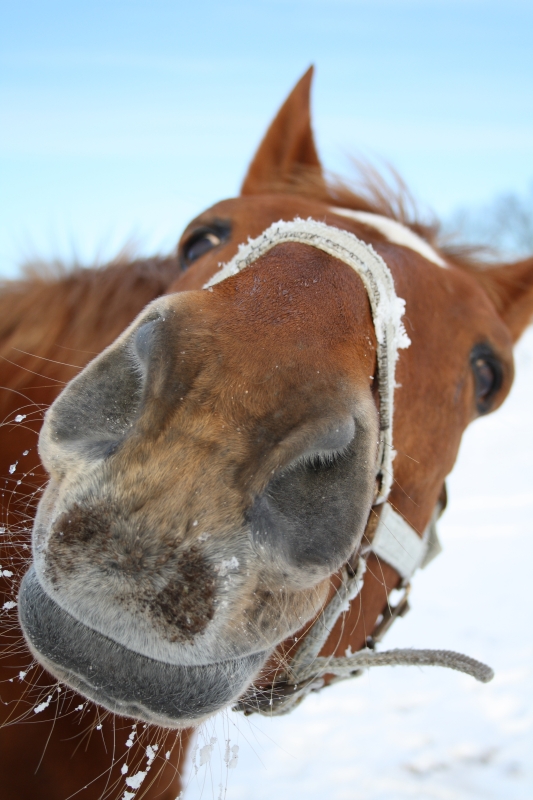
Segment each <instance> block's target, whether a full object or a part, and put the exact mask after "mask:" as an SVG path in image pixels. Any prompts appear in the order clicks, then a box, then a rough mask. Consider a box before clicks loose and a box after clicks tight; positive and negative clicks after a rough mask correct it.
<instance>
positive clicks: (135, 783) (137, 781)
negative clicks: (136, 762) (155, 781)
mask: <svg viewBox="0 0 533 800" xmlns="http://www.w3.org/2000/svg"><path fill="white" fill-rule="evenodd" d="M145 778H146V771H144V772H140V771H139V772H136V773H135V775H132V776H131V777H130V778H126V785H127V786H129V787H130V789H138V788H139V786H140V785H141V783H142V782H143V781H144V779H145Z"/></svg>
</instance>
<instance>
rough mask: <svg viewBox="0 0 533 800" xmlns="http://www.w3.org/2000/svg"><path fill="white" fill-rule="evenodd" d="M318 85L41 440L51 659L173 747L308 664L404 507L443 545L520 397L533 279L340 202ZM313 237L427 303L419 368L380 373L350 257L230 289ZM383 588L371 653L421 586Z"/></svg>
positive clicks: (299, 263)
mask: <svg viewBox="0 0 533 800" xmlns="http://www.w3.org/2000/svg"><path fill="white" fill-rule="evenodd" d="M310 79H311V75H310V73H308V74H307V75H306V76H304V78H303V79H302V81H300V83H299V84H298V85H297V87H296V88H295V90H294V91H293V93H292V94H291V95H290V96H289V98H288V100H287V101H286V103H285V105H284V106H283V107H282V109H281V111H280V112H279V114H278V116H277V117H276V119H275V120H274V122H273V124H272V126H271V127H270V129H269V131H268V133H267V135H266V137H265V139H264V141H263V143H262V144H261V146H260V148H259V150H258V153H257V154H256V156H255V158H254V160H253V162H252V165H251V167H250V169H249V172H248V174H247V176H246V179H245V181H244V184H243V190H242V195H241V196H240V197H239V198H236V199H233V200H227V201H224V202H221V203H218V204H217V205H215V206H214V207H212V208H211V209H209V210H208V211H205V212H204V213H203V214H201V215H200V216H199V217H198V218H197V219H195V220H194V221H193V222H192V223H191V224H190V225H189V226H188V228H187V230H186V231H185V233H184V235H183V237H182V239H181V242H180V245H179V253H180V259H181V263H182V266H183V272H182V274H181V275H180V277H179V278H178V279H177V280H176V282H175V283H174V284H173V285H172V287H171V290H170V293H169V294H168V295H167V296H165V297H162V298H160V299H158V300H156V301H154V302H153V303H151V304H150V305H149V306H148V307H147V308H146V309H145V310H144V311H143V312H142V314H141V315H140V316H139V317H138V318H137V319H136V320H135V322H134V323H133V324H132V325H131V326H130V327H129V328H128V329H127V330H126V331H124V333H123V334H122V335H121V336H120V337H119V338H118V339H117V340H116V341H115V342H114V343H113V344H112V345H111V346H110V347H108V348H107V350H105V351H104V352H103V353H102V354H101V355H100V356H98V357H97V358H96V359H95V360H94V361H93V362H91V364H90V365H89V366H88V367H87V368H86V369H85V370H84V371H83V372H82V373H81V374H80V375H79V376H78V377H77V378H75V379H74V380H73V381H72V382H71V383H70V384H69V385H68V386H67V388H66V389H65V390H64V391H63V393H62V394H61V395H60V396H59V398H58V399H57V400H56V401H55V403H54V404H53V405H52V406H51V408H50V409H49V411H48V412H47V415H46V419H45V423H44V426H43V429H42V433H41V438H40V454H41V458H42V461H43V464H44V465H45V467H46V469H47V471H48V472H49V475H50V483H49V485H48V487H47V489H46V491H45V493H44V496H43V498H42V500H41V503H40V505H39V509H38V513H37V517H36V520H35V526H34V533H33V561H34V563H33V566H32V567H31V569H30V571H29V572H28V573H27V575H26V577H25V579H24V582H23V585H22V589H21V595H20V615H21V623H22V626H23V629H24V631H25V634H26V637H27V640H28V642H29V645H30V647H31V649H32V651H33V653H34V654H35V655H36V657H37V658H38V659H39V660H40V661H41V662H42V663H43V664H44V665H45V666H46V667H47V668H48V669H49V670H50V671H51V672H52V673H53V674H54V675H56V676H57V677H58V678H60V679H61V680H64V681H65V682H66V683H68V684H70V685H71V686H73V687H74V688H76V689H78V690H79V691H81V692H82V693H84V694H85V695H87V696H89V697H91V698H93V699H94V700H96V701H97V702H99V703H101V704H102V705H104V706H106V707H107V708H109V709H111V710H113V711H116V712H118V713H123V714H128V715H133V716H136V717H139V718H141V719H144V720H146V721H149V722H157V723H159V724H162V725H166V726H169V727H183V726H187V725H190V724H194V723H197V722H199V721H200V720H202V719H204V718H205V717H206V716H208V715H210V714H212V713H214V712H215V711H216V710H218V709H219V708H222V707H224V706H226V705H228V704H230V703H232V702H234V701H235V700H236V699H237V698H238V697H240V696H241V695H242V694H243V692H244V691H245V690H246V689H247V687H249V686H250V685H251V684H253V682H254V681H256V680H258V675H259V673H260V672H261V671H262V670H263V673H262V674H263V678H261V679H259V682H260V681H261V680H264V674H265V673H264V670H265V668H266V667H267V666H268V667H269V668H272V669H276V663H278V664H279V663H280V660H281V662H282V661H283V657H284V656H283V653H285V652H286V650H287V648H288V647H293V648H297V647H298V639H299V638H300V637H301V636H302V635H303V634H302V631H303V632H305V630H306V629H307V628H308V627H309V625H310V624H311V623H312V621H313V620H314V619H315V618H316V617H317V615H318V614H319V613H320V611H321V610H322V609H323V608H324V606H325V604H326V603H327V601H328V599H329V598H330V597H331V596H332V594H334V592H335V590H336V587H337V586H338V580H339V578H338V574H339V570H341V568H342V567H343V565H344V564H346V563H347V562H351V563H353V562H354V559H356V558H357V555H358V554H359V553H361V552H362V548H364V546H365V541H367V540H368V541H369V540H370V539H371V532H372V530H373V528H375V525H374V524H373V521H374V520H375V519H377V518H378V517H379V514H380V511H381V509H382V507H383V503H382V501H383V500H384V499H387V500H388V503H389V504H390V506H391V507H392V508H393V509H395V511H396V513H397V514H399V515H400V516H401V517H402V518H403V519H405V520H406V521H407V522H408V523H409V525H410V526H411V528H413V529H414V530H415V531H417V532H418V533H419V534H420V535H422V534H423V532H424V531H425V530H426V528H427V526H428V524H429V522H430V520H431V518H432V515H433V514H434V510H435V507H436V506H437V504H438V501H439V496H441V495H442V491H443V485H444V479H445V477H446V475H447V474H448V473H449V471H450V470H451V468H452V466H453V464H454V461H455V458H456V455H457V451H458V448H459V443H460V439H461V435H462V433H463V431H464V429H465V428H466V426H467V425H468V424H469V423H470V422H471V421H472V420H473V419H474V418H476V417H477V416H480V415H483V414H486V413H487V412H489V411H492V410H493V409H495V408H497V407H498V406H499V405H500V403H501V402H502V401H503V399H504V398H505V396H506V394H507V392H508V391H509V388H510V385H511V382H512V377H513V361H512V344H513V341H514V340H515V339H516V338H517V337H518V335H519V334H520V332H521V330H522V329H523V328H524V327H525V325H526V324H527V322H528V320H529V316H530V314H531V312H532V310H533V292H532V291H531V288H530V287H531V283H532V281H533V264H532V263H531V261H529V262H523V263H521V264H516V265H513V266H509V267H503V266H502V267H501V268H498V267H496V268H494V269H491V270H486V271H479V270H476V269H475V268H474V267H473V266H472V265H469V264H468V263H467V262H466V261H465V260H464V259H463V260H461V259H459V258H454V257H452V256H451V255H449V254H446V253H445V252H444V251H438V250H437V249H435V247H433V246H432V244H431V242H429V241H428V239H427V238H424V237H423V236H420V235H419V233H420V232H424V231H423V230H422V229H421V228H416V226H415V227H414V228H413V227H408V226H405V225H404V224H401V223H402V221H401V220H399V219H398V218H396V219H393V218H392V216H393V215H392V213H390V212H389V213H387V209H386V208H376V206H375V205H372V204H371V203H366V204H365V201H363V200H362V199H361V198H356V197H355V195H354V196H353V197H352V198H351V199H350V198H349V197H348V198H347V197H346V196H344V201H345V202H344V203H343V202H341V201H342V199H343V198H342V197H341V198H340V199H339V196H338V195H335V193H334V192H333V191H332V190H331V189H330V188H329V187H328V185H327V181H326V179H325V178H324V176H323V173H322V170H321V167H320V162H319V160H318V156H317V154H316V148H315V145H314V142H313V137H312V132H311V127H310V116H309V85H310ZM295 219H299V220H312V221H315V222H318V223H320V224H323V225H325V226H327V228H326V230H328V231H331V230H332V229H334V230H336V231H340V232H343V235H344V232H346V234H347V235H348V237H349V241H354V242H359V243H361V242H362V243H363V246H364V247H366V248H367V250H366V252H367V253H368V254H369V258H370V259H372V258H375V259H376V260H377V261H379V262H380V263H382V264H384V265H385V268H386V270H387V271H388V273H387V274H389V273H390V276H391V278H392V282H393V287H394V291H395V295H396V300H398V298H399V299H401V300H403V301H404V303H405V311H404V314H403V321H402V323H401V324H402V325H403V326H405V330H401V331H399V333H400V334H401V336H403V340H402V342H399V343H398V342H397V344H400V345H404V347H403V349H401V352H400V351H398V360H397V363H393V362H395V359H396V352H394V353H393V355H392V356H391V359H392V362H390V363H389V364H386V363H385V362H384V361H383V360H382V359H380V345H381V344H382V340H383V335H382V333H381V334H380V330H381V328H380V326H382V325H383V324H384V323H383V318H382V315H381V316H380V314H381V312H379V313H378V314H377V313H376V310H375V308H374V307H373V306H372V302H371V297H370V293H369V288H368V285H367V284H366V283H365V280H364V276H363V275H362V273H361V272H360V271H359V272H358V271H357V270H356V269H354V268H352V266H353V265H352V266H351V265H350V264H349V263H346V259H343V258H341V257H340V256H339V254H338V253H337V254H334V253H333V252H332V251H327V249H324V248H320V247H316V246H313V245H312V244H310V243H306V242H305V241H303V240H302V239H301V238H300V239H298V240H295V239H293V240H287V241H275V242H274V243H273V244H272V246H270V247H269V248H266V249H265V250H264V252H263V251H261V252H259V253H256V254H255V255H253V254H252V256H253V257H250V258H249V263H247V264H246V265H245V266H244V268H242V269H235V270H233V272H231V271H230V272H231V274H229V273H228V275H227V277H225V278H224V280H218V279H217V278H219V277H220V274H221V273H220V265H221V264H222V263H225V262H229V261H231V260H232V259H234V257H235V256H236V252H237V247H238V245H239V244H241V243H244V242H246V241H247V240H248V239H249V238H250V237H251V238H252V239H256V238H257V237H260V236H261V234H262V232H264V231H265V230H267V229H270V230H271V231H272V230H275V226H274V228H272V227H271V226H273V225H274V223H277V222H278V221H280V220H283V221H286V222H291V221H293V220H295ZM310 224H311V223H310ZM281 227H283V226H281ZM304 227H305V225H304ZM258 241H259V240H258ZM251 249H252V250H253V246H252V248H251ZM249 250H250V248H249ZM241 255H242V253H241ZM363 261H364V258H363ZM233 263H235V262H233ZM209 282H211V285H210V286H209V288H208V289H205V288H204V286H205V285H206V284H208V283H209ZM389 305H390V304H389ZM399 307H400V306H396V310H398V308H399ZM401 309H402V310H403V306H401ZM389 312H390V313H391V314H393V311H391V310H390V308H389V309H388V310H387V307H385V311H384V312H383V313H384V314H385V316H387V313H389ZM407 344H409V346H406V345H407ZM389 345H390V342H389ZM393 367H395V377H394V369H393ZM387 369H389V370H390V369H392V375H393V377H394V381H393V382H392V384H391V386H392V393H393V395H394V398H393V399H394V407H393V411H394V413H393V423H394V439H393V441H392V440H390V439H387V437H386V435H385V432H386V431H387V429H388V426H387V424H385V423H386V412H385V405H386V402H387V399H386V398H385V397H384V394H383V391H382V389H381V388H380V387H382V386H383V373H384V371H385V370H387ZM389 400H392V398H389ZM392 448H394V452H393V450H392ZM392 468H393V470H394V480H393V481H392V480H391V479H392V474H391V470H392ZM390 484H391V485H390ZM385 485H386V486H387V491H386V492H384V486H385ZM389 485H390V492H389ZM367 543H368V542H367ZM379 568H380V570H381V572H380V575H378V577H377V578H376V580H375V586H374V590H375V597H374V600H373V603H374V611H375V613H374V612H372V613H373V618H372V620H371V621H370V620H369V621H368V624H370V629H369V630H366V633H369V632H371V630H372V627H373V625H374V623H375V620H376V618H377V616H378V614H379V613H380V611H381V610H382V608H383V606H384V603H386V597H387V592H388V591H389V590H390V589H391V588H393V586H395V585H397V584H398V582H399V580H400V578H401V576H398V574H397V573H396V572H395V571H394V570H393V569H392V568H391V567H390V566H388V565H387V564H386V563H381V564H380V567H379ZM374 577H375V576H374ZM371 583H372V581H371V580H369V583H368V586H369V587H370V586H371ZM378 584H379V592H378V590H377V588H376V587H377V585H378ZM383 587H384V588H383ZM365 588H366V587H365ZM368 591H369V592H370V591H371V589H370V588H369V589H368ZM370 606H372V602H370ZM370 606H369V608H370ZM368 613H370V612H368ZM345 628H346V630H344V631H342V632H339V635H338V636H337V638H336V639H335V641H333V640H331V641H330V642H329V644H328V647H329V653H335V652H337V651H338V652H344V649H345V648H346V646H347V645H348V644H349V645H350V646H353V647H354V649H355V648H358V647H361V646H362V644H363V643H364V639H365V635H366V634H365V635H363V634H362V631H363V632H364V631H365V626H364V620H363V625H362V626H361V624H359V623H358V625H353V626H351V627H350V626H345ZM348 628H349V630H348ZM291 637H292V638H291ZM324 652H328V650H327V648H326V650H325V651H324ZM276 653H277V654H278V655H277V656H276ZM276 657H277V658H278V661H276Z"/></svg>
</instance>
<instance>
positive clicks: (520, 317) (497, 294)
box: [476, 258, 533, 342]
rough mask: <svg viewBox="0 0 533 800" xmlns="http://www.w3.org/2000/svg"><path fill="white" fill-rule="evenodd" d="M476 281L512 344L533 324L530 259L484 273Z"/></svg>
mask: <svg viewBox="0 0 533 800" xmlns="http://www.w3.org/2000/svg"><path fill="white" fill-rule="evenodd" d="M476 277H477V278H478V280H479V281H480V283H481V284H482V286H483V288H484V289H485V291H486V292H487V294H488V295H489V297H490V298H491V300H492V302H493V303H494V305H495V306H496V308H497V309H498V312H499V314H500V316H501V317H502V318H503V320H504V322H505V324H506V325H507V327H508V328H509V330H510V331H511V335H512V337H513V341H515V342H516V340H517V339H519V338H520V336H521V335H522V333H523V332H524V330H525V329H526V328H527V326H528V325H529V323H530V322H531V321H532V320H533V258H527V259H525V260H524V261H517V262H516V263H514V264H502V265H499V266H496V267H493V268H491V269H485V270H482V271H480V272H478V273H476Z"/></svg>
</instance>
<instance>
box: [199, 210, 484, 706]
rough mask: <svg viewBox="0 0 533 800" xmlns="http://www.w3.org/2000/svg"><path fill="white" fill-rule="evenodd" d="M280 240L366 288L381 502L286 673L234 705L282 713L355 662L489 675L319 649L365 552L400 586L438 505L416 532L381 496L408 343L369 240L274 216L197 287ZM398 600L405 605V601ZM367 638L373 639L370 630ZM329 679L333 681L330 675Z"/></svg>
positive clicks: (444, 662) (422, 656) (391, 654)
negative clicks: (366, 537) (368, 537)
mask: <svg viewBox="0 0 533 800" xmlns="http://www.w3.org/2000/svg"><path fill="white" fill-rule="evenodd" d="M285 242H297V243H299V244H307V245H310V246H311V247H316V248H317V249H319V250H322V251H323V252H325V253H328V254H329V255H331V256H334V257H335V258H338V259H340V260H341V261H343V262H344V263H345V264H348V266H350V267H352V269H353V270H355V272H356V273H357V274H358V275H359V277H360V278H361V280H362V282H363V285H364V287H365V289H366V291H367V294H368V298H369V301H370V306H371V310H372V318H373V322H374V329H375V332H376V339H377V362H378V389H379V398H380V410H379V415H380V441H379V443H378V455H377V460H376V476H377V478H378V492H377V496H376V500H375V505H380V504H384V505H383V507H382V508H381V509H380V511H381V513H380V519H379V523H378V526H377V529H376V530H375V533H374V535H373V537H372V543H371V547H370V548H369V550H368V551H367V552H365V553H363V552H360V553H359V554H358V562H357V568H356V569H355V571H354V570H353V569H352V568H351V567H349V566H348V565H345V567H344V568H343V571H342V582H341V585H340V586H339V588H338V589H337V591H336V593H335V595H334V597H333V598H332V599H331V600H330V602H329V603H328V604H327V606H326V607H325V608H324V609H323V610H322V612H321V614H320V615H319V616H318V618H317V619H316V620H315V622H314V623H313V625H312V626H311V628H310V630H309V631H308V633H307V634H306V636H305V638H304V639H303V641H302V644H301V645H300V647H299V649H298V651H297V652H296V654H295V656H294V658H293V659H292V661H291V662H290V664H289V665H288V666H287V667H286V668H285V673H284V674H283V675H279V676H278V678H277V679H276V681H275V683H274V684H273V685H272V686H271V687H270V688H269V689H268V690H260V689H256V688H254V687H252V688H251V689H250V690H249V691H248V693H247V694H246V695H245V696H244V697H243V698H241V700H240V701H239V703H238V704H237V705H236V707H235V708H236V709H238V710H240V711H244V712H245V713H252V712H254V711H257V712H259V713H263V714H267V715H269V716H272V715H277V714H285V713H287V712H288V711H290V710H291V709H292V708H293V707H294V706H295V705H296V704H297V703H298V702H300V701H301V700H302V699H303V698H304V697H305V696H306V694H308V693H309V692H310V691H317V690H318V689H320V688H321V687H322V686H324V685H325V681H324V677H325V676H326V675H327V676H334V677H333V680H343V679H345V678H349V677H352V676H354V675H359V674H360V673H361V669H363V668H366V667H370V666H382V665H393V664H405V665H408V664H419V665H420V664H425V665H437V666H444V667H450V668H452V669H456V670H459V671H461V672H466V673H467V674H469V675H472V676H473V677H475V678H476V679H477V680H480V681H483V682H486V681H489V680H491V678H492V676H493V673H492V670H491V669H490V667H487V666H486V665H485V664H481V663H480V662H478V661H475V660H474V659H471V658H469V657H468V656H464V655H461V654H460V653H454V652H451V651H446V650H411V649H409V650H391V651H388V652H383V653H376V652H374V651H373V650H368V649H364V650H362V651H359V652H357V653H354V654H352V655H349V656H345V657H341V658H338V657H333V656H329V657H327V658H323V657H322V658H321V657H320V656H319V653H320V651H321V650H322V648H323V647H324V645H325V643H326V641H327V639H328V637H329V635H330V633H331V631H332V629H333V627H334V625H335V623H336V622H337V620H338V619H339V617H340V616H341V614H343V613H344V612H345V611H347V610H348V609H349V607H350V603H351V602H352V600H353V599H354V598H355V597H357V595H358V594H359V593H360V592H361V589H362V586H363V580H364V572H365V569H366V560H365V556H367V555H368V553H369V552H373V553H375V555H377V556H378V558H380V559H382V560H383V561H385V562H387V563H388V564H389V565H390V566H391V567H392V568H393V569H394V570H395V571H396V573H397V574H398V576H399V578H400V579H401V582H402V585H403V586H408V582H409V579H410V578H411V576H412V575H413V573H414V572H415V570H416V569H417V568H418V567H424V566H425V565H426V564H427V563H429V561H430V560H431V559H432V558H434V557H435V555H437V554H438V553H439V552H440V549H441V548H440V544H439V541H438V537H437V532H436V527H435V523H436V518H437V516H438V515H439V513H440V506H437V508H436V510H435V513H434V514H433V517H432V519H431V521H430V523H429V525H428V527H427V528H426V530H425V532H424V534H423V536H422V537H420V536H419V534H418V533H417V532H416V531H415V530H414V529H413V528H412V527H411V526H410V525H409V524H408V523H407V522H406V521H405V520H404V519H403V517H401V516H400V514H398V513H397V512H396V511H395V510H394V508H393V507H392V506H391V505H390V504H389V503H387V502H386V501H387V498H388V496H389V493H390V490H391V486H392V483H393V460H394V455H395V453H394V450H393V446H392V423H393V416H394V389H395V385H396V384H395V377H394V376H395V368H396V362H397V360H398V350H399V349H401V348H406V347H409V345H410V343H411V342H410V340H409V337H408V336H407V333H406V331H405V328H404V325H403V322H402V316H403V313H404V310H405V301H404V300H402V299H401V298H400V297H398V296H397V294H396V290H395V286H394V280H393V277H392V274H391V271H390V269H389V268H388V266H387V265H386V264H385V262H384V261H383V259H382V258H381V257H380V256H379V255H378V254H377V253H376V252H375V250H374V249H373V247H372V246H371V245H369V244H367V243H366V242H363V241H361V240H360V239H358V238H357V237H356V236H354V234H353V233H350V232H349V231H345V230H341V229H339V228H334V227H332V226H330V225H326V224H324V223H322V222H316V221H315V220H312V219H307V220H302V219H299V218H296V219H295V220H293V221H292V222H283V221H280V222H276V223H274V225H271V226H270V228H267V230H265V231H264V232H263V233H262V234H261V236H259V237H257V238H256V239H252V240H250V241H248V243H247V244H245V245H241V246H240V247H239V250H238V253H237V255H236V256H234V258H233V259H232V260H231V261H230V262H228V263H227V264H226V265H224V266H223V267H222V269H220V270H219V272H217V273H216V274H215V275H214V276H213V277H212V278H211V280H210V281H209V282H208V283H207V284H206V285H205V287H204V288H205V289H208V290H211V291H212V287H213V286H214V285H215V284H217V283H220V282H221V281H223V280H226V278H230V277H231V276H233V275H237V274H238V273H239V272H241V270H243V269H245V268H246V267H248V266H249V265H250V264H253V262H254V261H256V260H257V259H258V258H260V257H261V256H262V255H264V254H265V253H267V252H268V251H269V250H271V249H272V248H273V247H276V246H277V245H279V244H283V243H285ZM367 527H368V526H367ZM401 607H402V603H400V604H399V605H398V606H397V607H396V612H397V613H396V614H395V613H394V610H393V612H392V613H391V614H389V619H388V620H387V626H388V624H390V622H391V621H392V620H393V619H394V618H395V616H398V615H400V614H401V611H399V610H398V609H401ZM403 607H404V608H405V607H406V603H405V605H404V606H403ZM382 632H384V631H383V630H382V631H381V633H382ZM374 637H375V638H377V637H376V631H374ZM329 682H330V683H331V682H332V680H331V677H330V680H329Z"/></svg>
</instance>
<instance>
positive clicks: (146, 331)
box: [134, 318, 160, 363]
mask: <svg viewBox="0 0 533 800" xmlns="http://www.w3.org/2000/svg"><path fill="white" fill-rule="evenodd" d="M159 319H160V318H158V319H152V320H150V321H149V322H145V323H144V325H141V327H140V328H139V329H138V331H137V333H136V334H135V340H134V345H135V351H136V353H137V355H138V356H139V358H140V359H141V361H142V362H144V363H146V362H147V361H148V357H149V355H150V350H151V348H152V343H153V340H154V331H155V327H156V325H157V323H158V322H159Z"/></svg>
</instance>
